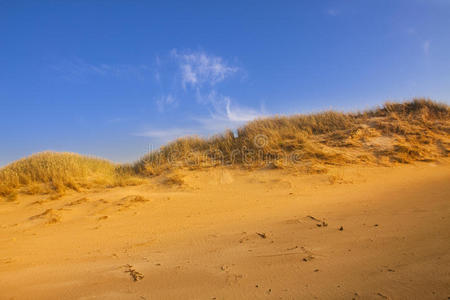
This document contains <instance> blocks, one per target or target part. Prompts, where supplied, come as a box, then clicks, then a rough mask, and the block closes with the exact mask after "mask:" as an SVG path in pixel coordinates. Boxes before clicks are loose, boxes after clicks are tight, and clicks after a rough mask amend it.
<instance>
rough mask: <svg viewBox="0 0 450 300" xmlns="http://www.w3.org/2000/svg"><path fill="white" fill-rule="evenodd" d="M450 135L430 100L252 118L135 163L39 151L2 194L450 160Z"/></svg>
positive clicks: (8, 179)
mask: <svg viewBox="0 0 450 300" xmlns="http://www.w3.org/2000/svg"><path fill="white" fill-rule="evenodd" d="M449 137H450V109H449V106H448V105H446V104H440V103H436V102H433V101H431V100H427V99H414V100H412V101H409V102H405V103H386V104H385V105H384V106H382V107H379V108H377V109H373V110H369V111H364V112H355V113H342V112H335V111H325V112H321V113H316V114H309V115H293V116H275V117H270V118H262V119H257V120H255V121H252V122H249V123H248V124H246V125H245V126H243V127H241V128H239V129H238V130H237V133H233V132H232V131H230V130H227V131H225V132H224V133H222V134H219V135H216V136H213V137H210V138H200V137H196V136H189V137H184V138H180V139H177V140H175V141H173V142H171V143H169V144H167V145H165V146H163V147H161V148H160V149H159V150H157V151H154V152H152V153H149V154H148V155H145V156H144V157H142V158H141V159H140V160H138V161H137V162H136V163H134V164H127V165H117V164H113V163H111V162H109V161H107V160H104V159H99V158H93V157H86V156H82V155H78V154H74V153H55V152H44V153H38V154H35V155H32V156H30V157H27V158H24V159H21V160H18V161H16V162H13V163H11V164H10V165H8V166H6V167H4V168H1V169H0V197H1V196H2V197H5V198H7V199H9V200H14V199H15V197H16V195H17V193H19V192H20V193H27V194H46V193H51V194H55V195H56V196H54V197H58V195H61V194H63V193H64V192H65V191H66V190H75V191H80V190H82V189H89V188H94V187H114V186H124V185H135V184H140V183H142V182H143V180H144V179H143V177H145V176H152V175H159V174H161V173H163V172H165V171H167V170H174V169H177V168H189V169H198V168H204V167H213V166H216V165H235V166H239V167H246V168H255V167H270V168H286V167H294V168H297V169H298V170H301V171H304V172H307V173H325V172H327V166H330V165H346V164H372V165H380V164H382V165H390V164H396V163H410V162H413V161H434V160H438V159H441V158H445V157H448V155H449V151H450V138H449ZM177 180H178V179H177ZM172 181H174V182H173V183H176V184H179V182H178V181H176V180H174V179H173V180H171V181H170V182H172Z"/></svg>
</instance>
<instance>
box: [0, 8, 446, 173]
mask: <svg viewBox="0 0 450 300" xmlns="http://www.w3.org/2000/svg"><path fill="white" fill-rule="evenodd" d="M449 53H450V1H448V0H367V1H360V0H353V1H352V0H333V1H326V0H323V1H306V0H305V1H300V0H297V1H160V2H159V3H157V1H133V0H129V1H2V0H0V128H1V131H0V141H1V147H0V165H5V164H6V163H8V162H10V161H12V160H15V159H18V158H20V157H23V156H26V155H29V154H31V153H34V152H38V151H44V150H55V151H72V152H79V153H83V154H90V155H96V156H102V157H106V158H108V159H111V160H114V161H117V162H127V161H133V160H136V159H137V158H139V157H140V156H141V155H143V154H144V153H145V152H146V151H147V150H148V149H149V147H150V149H152V147H153V148H154V147H158V146H159V145H161V144H162V143H165V142H167V141H168V140H172V139H174V138H176V137H178V136H182V135H186V134H199V135H203V136H207V135H210V134H213V133H217V132H220V131H222V130H223V129H225V128H236V127H237V126H240V125H242V124H243V123H245V122H246V121H249V120H251V119H253V118H255V117H258V116H265V115H272V114H292V113H307V112H312V111H320V110H324V109H329V108H334V109H339V110H357V109H365V108H370V107H373V106H374V105H377V104H381V103H383V102H384V101H387V100H395V101H401V100H405V99H409V98H411V97H414V96H425V97H430V98H433V99H435V100H438V101H442V102H447V103H449V100H450V55H449Z"/></svg>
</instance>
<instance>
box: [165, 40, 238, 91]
mask: <svg viewBox="0 0 450 300" xmlns="http://www.w3.org/2000/svg"><path fill="white" fill-rule="evenodd" d="M171 56H172V57H173V58H175V59H176V60H177V61H178V63H179V68H180V73H181V84H182V86H183V88H186V87H187V86H191V87H193V88H199V87H201V86H203V85H210V86H213V85H215V84H217V83H219V82H221V81H223V80H225V79H226V78H227V77H229V76H231V75H232V74H234V73H236V72H237V71H238V68H237V67H233V66H230V65H228V64H227V63H226V62H225V61H224V59H223V58H222V57H219V56H214V55H209V54H206V53H205V52H203V51H199V52H186V53H179V52H178V51H177V50H176V49H174V50H172V52H171Z"/></svg>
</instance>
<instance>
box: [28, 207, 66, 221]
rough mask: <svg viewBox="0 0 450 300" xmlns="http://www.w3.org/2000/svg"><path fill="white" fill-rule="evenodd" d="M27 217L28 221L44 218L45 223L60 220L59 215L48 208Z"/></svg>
mask: <svg viewBox="0 0 450 300" xmlns="http://www.w3.org/2000/svg"><path fill="white" fill-rule="evenodd" d="M28 219H29V220H30V221H33V220H44V221H45V222H44V223H45V224H55V223H59V222H61V215H60V214H58V213H57V212H56V211H55V210H53V209H51V208H50V209H47V210H46V211H44V212H42V213H40V214H38V215H34V216H31V217H29V218H28Z"/></svg>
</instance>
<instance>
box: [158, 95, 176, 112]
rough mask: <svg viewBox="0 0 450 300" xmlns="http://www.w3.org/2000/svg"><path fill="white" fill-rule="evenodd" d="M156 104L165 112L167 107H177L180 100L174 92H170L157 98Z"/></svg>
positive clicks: (160, 110)
mask: <svg viewBox="0 0 450 300" xmlns="http://www.w3.org/2000/svg"><path fill="white" fill-rule="evenodd" d="M156 105H157V106H158V110H159V112H164V111H165V109H166V107H168V106H169V107H177V106H178V101H177V100H176V98H175V97H174V96H173V95H172V94H168V95H166V96H162V97H159V98H158V99H157V100H156Z"/></svg>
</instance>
